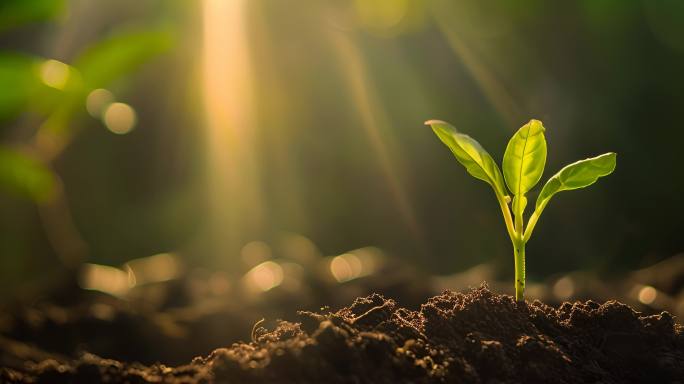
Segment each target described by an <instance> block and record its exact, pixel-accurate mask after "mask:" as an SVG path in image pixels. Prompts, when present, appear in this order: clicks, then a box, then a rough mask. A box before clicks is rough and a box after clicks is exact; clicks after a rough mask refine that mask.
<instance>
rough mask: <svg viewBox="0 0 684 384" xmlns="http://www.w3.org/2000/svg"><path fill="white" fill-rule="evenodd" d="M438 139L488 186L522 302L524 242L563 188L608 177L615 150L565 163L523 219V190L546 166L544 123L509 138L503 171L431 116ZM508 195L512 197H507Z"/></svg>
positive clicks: (472, 142)
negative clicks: (498, 209)
mask: <svg viewBox="0 0 684 384" xmlns="http://www.w3.org/2000/svg"><path fill="white" fill-rule="evenodd" d="M425 124H426V125H429V126H431V127H432V130H433V131H434V132H435V134H436V135H437V137H439V139H440V140H441V141H442V142H443V143H444V144H445V145H446V146H447V147H449V149H450V150H451V152H452V153H453V154H454V156H455V157H456V160H458V162H459V163H461V164H462V165H463V166H464V167H465V168H466V170H467V171H468V173H470V174H471V175H472V176H474V177H475V178H477V179H480V180H482V181H484V182H486V183H487V184H489V185H490V186H491V187H492V188H493V189H494V194H495V196H496V199H497V200H498V202H499V206H500V207H501V212H502V213H503V217H504V221H505V222H506V230H507V231H508V236H509V237H510V238H511V243H512V244H513V256H514V260H515V299H516V300H517V301H523V300H524V291H525V244H527V242H528V241H529V240H530V237H531V236H532V232H533V231H534V227H535V226H536V225H537V221H538V220H539V216H541V214H542V212H543V211H544V209H545V208H546V206H547V205H548V204H549V201H550V200H551V197H553V196H554V195H555V194H556V193H558V192H561V191H569V190H572V189H579V188H584V187H586V186H589V185H591V184H593V183H595V182H596V180H597V179H598V178H599V177H603V176H606V175H609V174H610V173H611V172H613V170H614V169H615V160H616V156H617V155H616V154H615V153H614V152H608V153H604V154H603V155H600V156H596V157H592V158H589V159H584V160H580V161H577V162H575V163H572V164H570V165H567V166H565V167H564V168H563V169H561V170H560V171H559V172H558V173H556V174H555V175H553V176H551V178H550V179H549V180H548V181H547V182H546V184H545V185H544V187H543V188H542V190H541V192H540V193H539V195H538V196H537V202H536V203H535V205H534V212H532V215H531V216H530V218H529V220H528V221H527V224H525V223H524V221H525V220H524V214H525V208H526V207H527V196H526V194H527V193H528V192H529V191H530V190H531V189H532V188H533V187H534V186H535V185H536V184H537V183H538V182H539V180H540V179H541V176H542V173H543V172H544V165H545V164H546V139H545V138H544V131H545V128H544V125H543V124H542V122H541V121H539V120H530V122H529V123H527V124H525V125H523V126H522V127H521V128H520V129H519V130H518V131H517V132H516V133H515V134H514V135H513V137H512V138H511V140H510V141H509V142H508V146H507V147H506V152H505V153H504V157H503V164H502V167H503V174H502V173H501V171H500V170H499V166H498V165H497V164H496V162H495V161H494V159H492V157H491V156H490V155H489V153H487V151H485V150H484V148H482V146H481V145H480V143H478V142H477V141H475V140H474V139H473V138H471V137H470V136H468V135H465V134H463V133H460V132H458V131H457V130H456V128H454V127H453V126H451V125H450V124H449V123H446V122H444V121H441V120H429V121H427V122H425ZM511 196H513V197H512V198H511Z"/></svg>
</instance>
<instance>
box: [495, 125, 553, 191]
mask: <svg viewBox="0 0 684 384" xmlns="http://www.w3.org/2000/svg"><path fill="white" fill-rule="evenodd" d="M544 164H546V139H545V138H544V126H543V125H542V123H541V121H539V120H530V122H529V123H527V124H525V125H523V126H522V128H520V129H519V130H518V132H516V133H515V135H513V137H512V138H511V140H510V141H509V142H508V146H507V147H506V152H505V153H504V158H503V174H504V178H505V179H506V185H507V186H508V189H510V190H511V192H513V194H514V195H515V196H518V195H524V194H525V193H527V191H529V190H530V189H532V187H534V186H535V185H536V184H537V183H538V182H539V179H541V176H542V173H543V172H544Z"/></svg>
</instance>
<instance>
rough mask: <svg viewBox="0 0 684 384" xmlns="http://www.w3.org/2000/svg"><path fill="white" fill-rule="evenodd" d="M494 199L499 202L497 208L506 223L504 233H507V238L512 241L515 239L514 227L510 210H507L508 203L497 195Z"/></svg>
mask: <svg viewBox="0 0 684 384" xmlns="http://www.w3.org/2000/svg"><path fill="white" fill-rule="evenodd" d="M496 199H497V200H498V201H499V206H500V207H501V213H503V217H504V222H505V223H506V231H508V236H510V237H511V240H512V241H514V239H515V238H516V233H515V225H514V224H513V218H512V217H511V210H510V209H509V208H508V203H507V202H506V199H505V198H504V197H503V196H500V195H499V194H498V193H497V195H496Z"/></svg>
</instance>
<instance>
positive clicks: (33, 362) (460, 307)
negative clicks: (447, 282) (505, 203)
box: [0, 285, 684, 383]
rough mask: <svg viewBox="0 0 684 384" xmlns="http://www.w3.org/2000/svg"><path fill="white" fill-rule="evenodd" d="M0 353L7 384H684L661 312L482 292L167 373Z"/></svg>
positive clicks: (257, 345) (391, 304) (29, 352)
mask: <svg viewBox="0 0 684 384" xmlns="http://www.w3.org/2000/svg"><path fill="white" fill-rule="evenodd" d="M224 326H225V327H227V328H230V327H231V325H230V324H225V325H224ZM132 337H135V335H133V336H132ZM102 338H105V339H106V335H102ZM148 347H150V348H153V349H155V350H161V348H154V347H155V346H148ZM0 351H2V352H0V366H2V367H3V368H0V382H7V383H61V382H65V383H99V382H110V383H159V382H168V383H214V382H215V383H433V382H434V383H440V382H450V383H451V382H454V383H519V382H525V383H547V382H549V383H550V382H553V383H679V382H683V383H684V327H683V326H682V325H680V324H677V323H676V322H675V321H674V319H673V317H672V316H671V315H670V314H669V313H667V312H662V313H660V314H656V315H649V316H647V315H644V314H642V313H639V312H636V311H634V310H633V309H632V308H630V307H629V306H627V305H625V304H622V303H620V302H617V301H608V302H605V303H603V304H599V303H597V302H593V301H586V302H576V303H572V304H571V303H563V304H562V305H560V306H558V307H551V306H547V305H545V304H543V303H541V302H539V301H534V302H532V303H529V302H525V303H516V302H515V301H514V300H513V298H512V297H511V296H506V295H499V294H495V293H492V292H491V291H490V290H489V289H488V288H487V287H486V286H484V285H483V286H481V287H479V288H477V289H472V290H470V291H468V292H466V293H455V292H451V291H445V292H443V293H442V294H440V295H438V296H435V297H432V298H430V299H428V300H427V302H425V303H424V304H422V305H421V306H420V308H419V309H417V310H410V309H406V308H402V307H400V306H399V305H398V304H397V303H396V302H395V301H394V300H391V299H387V298H384V297H383V296H381V295H378V294H373V295H370V296H367V297H364V298H358V299H356V300H355V301H354V302H353V304H351V305H350V306H348V307H344V308H342V309H340V310H337V311H331V310H328V309H322V310H320V311H317V312H309V311H302V312H298V318H297V319H296V321H278V322H276V323H275V324H274V326H272V327H270V329H266V328H264V327H261V326H255V329H254V330H253V332H252V341H251V342H240V343H234V344H233V345H231V346H230V347H227V348H219V349H216V350H215V351H213V352H212V353H211V354H209V355H208V356H206V357H198V358H195V359H194V360H192V361H188V362H187V364H185V365H178V366H175V367H169V366H165V365H162V364H148V365H142V364H138V363H127V362H122V361H117V360H113V359H105V358H101V357H98V356H96V355H93V354H90V353H88V352H81V354H80V356H78V357H77V358H73V357H69V356H66V355H61V354H58V353H54V352H46V351H45V350H44V349H41V348H38V347H36V346H33V345H32V344H30V343H27V342H25V341H18V340H16V339H13V338H9V337H3V338H1V339H0Z"/></svg>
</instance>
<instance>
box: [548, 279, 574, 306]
mask: <svg viewBox="0 0 684 384" xmlns="http://www.w3.org/2000/svg"><path fill="white" fill-rule="evenodd" d="M574 293H575V282H574V281H573V280H572V278H571V277H570V276H564V277H561V278H560V279H558V281H556V283H555V284H554V285H553V294H554V296H556V297H557V298H558V299H559V300H567V299H569V298H570V297H572V295H573V294H574Z"/></svg>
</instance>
